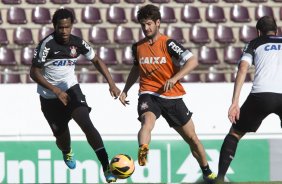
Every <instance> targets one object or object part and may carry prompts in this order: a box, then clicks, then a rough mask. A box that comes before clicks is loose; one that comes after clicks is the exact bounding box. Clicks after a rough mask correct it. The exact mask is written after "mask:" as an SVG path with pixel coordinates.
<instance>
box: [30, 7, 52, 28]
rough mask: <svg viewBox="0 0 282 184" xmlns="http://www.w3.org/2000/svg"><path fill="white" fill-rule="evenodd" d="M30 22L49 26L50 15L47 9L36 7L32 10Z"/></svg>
mask: <svg viewBox="0 0 282 184" xmlns="http://www.w3.org/2000/svg"><path fill="white" fill-rule="evenodd" d="M31 19H32V22H33V23H35V24H51V22H52V21H51V13H50V11H49V9H48V8H45V7H40V6H37V7H35V8H33V9H32V16H31Z"/></svg>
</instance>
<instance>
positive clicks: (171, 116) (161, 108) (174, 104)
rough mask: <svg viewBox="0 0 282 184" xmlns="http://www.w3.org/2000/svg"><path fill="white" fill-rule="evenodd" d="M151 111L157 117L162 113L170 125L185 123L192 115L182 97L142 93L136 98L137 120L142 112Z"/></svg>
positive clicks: (177, 125)
mask: <svg viewBox="0 0 282 184" xmlns="http://www.w3.org/2000/svg"><path fill="white" fill-rule="evenodd" d="M148 111H150V112H152V113H154V114H155V116H156V118H157V119H158V118H159V117H160V115H162V116H163V117H164V118H165V119H166V121H167V122H168V124H169V126H170V127H179V126H183V125H185V124H186V123H187V122H188V121H189V120H190V119H191V116H192V112H190V111H189V110H188V108H187V107H186V105H185V103H184V101H183V100H182V98H178V99H165V98H161V97H157V96H154V95H150V94H142V95H140V96H139V99H138V115H139V118H138V119H139V121H140V117H141V115H142V114H144V113H145V112H148Z"/></svg>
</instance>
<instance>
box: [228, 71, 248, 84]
mask: <svg viewBox="0 0 282 184" xmlns="http://www.w3.org/2000/svg"><path fill="white" fill-rule="evenodd" d="M236 75H237V71H235V72H233V73H231V79H230V81H231V82H235V79H236ZM245 82H252V77H251V74H250V73H247V74H246V78H245Z"/></svg>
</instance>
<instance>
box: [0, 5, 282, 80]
mask: <svg viewBox="0 0 282 184" xmlns="http://www.w3.org/2000/svg"><path fill="white" fill-rule="evenodd" d="M281 2H282V1H281V0H50V1H48V0H2V1H1V2H0V10H1V11H0V72H1V77H0V79H1V80H0V81H1V83H31V82H32V81H31V80H30V79H29V77H28V76H27V72H28V69H29V65H30V60H31V57H32V55H33V48H34V47H35V45H36V44H37V43H38V41H39V40H40V39H42V38H43V37H44V36H46V35H47V34H49V33H50V32H51V31H52V29H53V26H52V24H51V19H52V14H53V13H54V11H55V10H56V9H58V8H68V9H70V10H71V11H73V13H74V14H75V17H76V23H75V24H74V29H73V33H74V34H75V35H78V36H81V37H83V38H84V39H85V40H86V41H88V42H89V43H90V44H91V45H92V46H93V47H94V48H96V49H97V53H98V54H99V55H100V57H101V58H103V59H104V60H105V61H106V62H107V65H108V66H109V67H110V68H111V71H112V74H113V77H114V79H115V80H116V82H123V81H124V80H125V79H126V76H127V74H128V71H129V70H128V69H129V68H130V64H131V53H130V46H131V44H132V43H133V42H135V41H138V40H139V39H140V38H142V37H143V34H142V32H141V30H140V26H139V24H138V23H137V22H136V12H137V10H138V9H139V7H140V6H142V5H144V4H147V3H153V4H155V5H157V6H159V7H160V10H161V15H162V24H161V31H162V32H163V33H166V34H167V35H169V36H171V37H172V38H174V39H176V40H177V41H179V42H180V43H182V44H183V45H184V46H185V47H186V48H189V49H190V50H191V51H192V52H193V53H194V54H195V55H196V56H198V58H199V62H200V66H199V67H198V68H197V70H196V71H194V72H193V73H194V74H190V75H188V76H186V77H185V78H184V79H183V81H184V82H191V81H192V82H232V81H233V80H234V75H235V72H236V67H235V66H236V62H237V60H238V58H239V57H240V54H241V50H242V48H243V46H244V44H245V43H246V42H248V41H249V40H251V39H252V38H254V37H256V30H255V28H254V26H255V23H256V20H257V19H258V18H259V17H261V16H263V15H271V16H274V17H275V18H276V20H277V23H278V27H279V34H281V28H282V27H281V26H282V25H281V23H280V22H281V21H280V20H281V19H282V7H281V6H280V5H281ZM76 70H77V74H78V78H79V80H80V82H83V83H97V82H98V83H103V82H104V81H103V80H102V78H101V76H99V75H97V74H96V73H97V72H96V71H95V70H94V67H88V63H87V62H85V59H84V58H82V57H81V58H80V59H79V62H78V67H77V69H76ZM79 73H81V74H82V75H79ZM89 73H91V74H89ZM252 77H253V76H252V71H251V72H250V75H249V76H248V77H247V79H246V80H249V81H251V80H252Z"/></svg>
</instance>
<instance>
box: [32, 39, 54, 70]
mask: <svg viewBox="0 0 282 184" xmlns="http://www.w3.org/2000/svg"><path fill="white" fill-rule="evenodd" d="M50 50H51V48H50V47H48V45H47V44H46V43H45V42H40V43H39V44H38V46H37V47H36V48H35V49H34V54H33V58H32V64H33V65H34V66H37V67H40V68H41V67H43V66H44V64H45V63H46V61H47V58H48V55H49V53H50Z"/></svg>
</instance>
